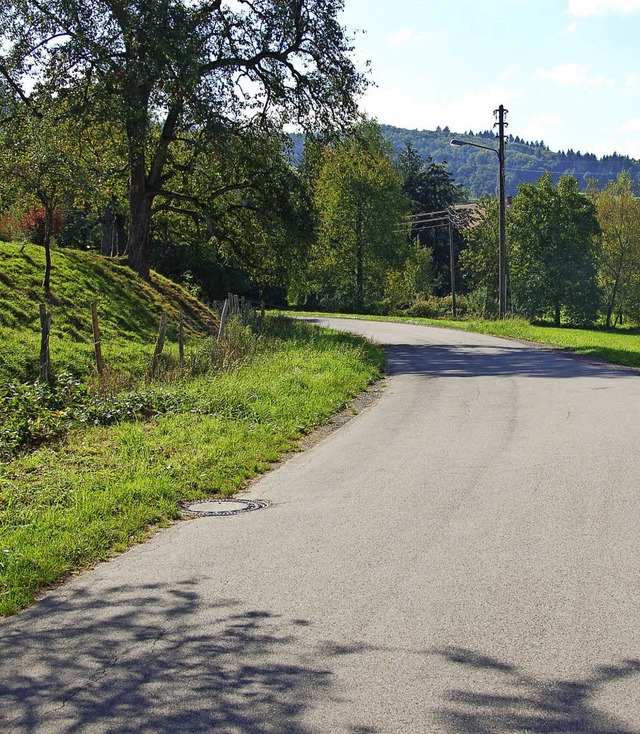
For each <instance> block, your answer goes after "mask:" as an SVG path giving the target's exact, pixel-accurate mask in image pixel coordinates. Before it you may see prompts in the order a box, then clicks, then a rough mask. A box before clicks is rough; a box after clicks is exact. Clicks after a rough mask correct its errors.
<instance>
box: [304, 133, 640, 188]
mask: <svg viewBox="0 0 640 734" xmlns="http://www.w3.org/2000/svg"><path fill="white" fill-rule="evenodd" d="M380 127H381V129H382V133H383V134H384V136H385V137H386V138H387V140H389V142H390V143H391V144H392V145H393V148H394V150H395V152H396V153H399V152H400V151H401V150H402V149H403V148H404V147H405V145H406V143H408V142H409V143H411V144H412V145H413V147H414V148H415V149H416V150H417V151H418V152H419V153H420V155H421V156H422V157H423V158H425V159H427V158H428V157H429V156H431V157H432V158H433V160H434V161H435V162H436V163H444V162H446V163H447V164H448V167H449V170H450V171H451V172H452V173H453V176H454V178H455V181H456V183H459V184H462V185H463V186H464V187H465V188H466V189H468V190H469V194H470V196H471V198H479V197H481V196H495V194H496V190H497V185H498V183H497V179H498V158H497V156H495V155H494V154H493V153H491V152H490V151H485V150H479V149H478V148H473V147H472V146H469V145H465V146H463V147H453V146H452V145H451V139H452V138H461V139H462V140H469V141H471V142H473V143H479V144H480V145H488V146H492V147H493V146H496V147H497V140H496V137H495V133H494V132H492V131H490V130H487V131H485V132H480V133H473V132H471V131H469V132H465V133H458V132H452V131H451V130H449V128H448V127H445V128H438V129H437V130H407V129H405V128H401V127H393V126H391V125H380ZM292 140H293V145H294V152H293V157H294V159H295V160H296V161H299V160H300V158H301V157H302V151H303V146H304V137H303V136H302V135H292ZM547 171H550V172H551V173H553V175H554V178H555V179H556V180H557V179H558V178H559V177H560V176H562V175H563V174H565V173H566V174H570V175H572V176H575V177H576V178H577V179H578V182H579V184H580V187H581V188H586V186H587V184H588V183H589V180H590V179H595V180H596V181H597V184H598V187H599V188H601V189H602V188H604V187H605V186H606V185H607V182H608V181H612V180H615V179H616V178H617V177H618V175H619V174H620V173H622V172H623V171H627V172H628V173H629V174H630V176H631V177H632V178H633V179H634V180H636V181H637V180H638V178H640V161H638V160H635V159H633V158H629V157H628V156H625V155H618V154H617V153H614V154H613V155H606V156H603V157H602V158H598V157H597V156H595V155H594V154H593V153H580V152H579V151H573V150H567V151H560V152H557V153H556V152H553V151H551V150H549V148H548V147H547V146H546V145H545V144H544V142H542V141H535V142H527V141H525V140H521V139H520V138H519V137H517V136H515V137H514V136H509V137H508V139H507V147H506V160H505V182H506V186H507V195H509V196H513V195H514V194H516V192H517V190H518V186H520V184H522V183H535V182H536V181H537V180H538V179H539V178H540V176H542V174H543V173H546V172H547Z"/></svg>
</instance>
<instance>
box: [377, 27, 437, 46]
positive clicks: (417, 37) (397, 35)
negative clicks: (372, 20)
mask: <svg viewBox="0 0 640 734" xmlns="http://www.w3.org/2000/svg"><path fill="white" fill-rule="evenodd" d="M426 38H427V36H426V35H425V34H424V33H416V32H415V31H413V30H411V28H400V29H399V30H397V31H394V32H393V33H391V34H389V35H388V36H386V38H385V40H386V41H388V42H389V43H391V44H393V45H394V46H404V45H405V44H408V43H422V41H425V40H426Z"/></svg>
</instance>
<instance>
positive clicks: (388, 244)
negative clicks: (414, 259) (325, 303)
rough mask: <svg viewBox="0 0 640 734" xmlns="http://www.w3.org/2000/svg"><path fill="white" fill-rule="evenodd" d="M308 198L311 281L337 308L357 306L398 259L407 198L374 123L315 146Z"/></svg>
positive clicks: (373, 295) (376, 292) (376, 291)
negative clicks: (314, 236) (313, 218)
mask: <svg viewBox="0 0 640 734" xmlns="http://www.w3.org/2000/svg"><path fill="white" fill-rule="evenodd" d="M312 178H314V177H312ZM315 204H316V209H317V224H318V242H317V246H316V248H315V252H314V253H313V258H312V265H311V267H312V271H313V270H315V278H313V277H312V281H315V287H316V289H317V290H319V291H321V292H324V293H333V294H334V295H333V297H334V302H335V305H337V306H338V307H341V308H354V309H355V310H356V311H362V310H363V309H365V308H366V307H368V306H369V305H371V304H372V302H373V301H375V300H376V299H377V298H380V297H381V296H382V294H383V290H384V282H385V274H386V272H387V270H388V269H389V268H391V267H393V266H398V265H400V264H402V262H403V260H404V257H405V256H406V249H407V244H408V241H407V234H408V227H407V220H406V215H407V213H408V209H409V202H408V200H407V198H406V196H404V194H403V192H402V179H401V177H400V176H399V174H398V172H397V170H396V169H395V168H394V165H393V154H392V149H391V146H390V144H389V143H387V142H386V141H385V140H384V139H383V137H382V133H381V131H380V127H379V126H378V124H377V123H376V122H374V121H370V120H364V121H363V122H362V123H361V124H359V125H358V126H357V127H356V128H355V130H354V131H353V132H352V133H351V134H349V135H348V136H346V137H344V138H343V139H342V140H340V141H339V142H337V143H334V144H331V145H329V146H328V147H326V148H325V149H324V150H323V152H322V155H321V163H320V165H319V167H318V171H317V177H315Z"/></svg>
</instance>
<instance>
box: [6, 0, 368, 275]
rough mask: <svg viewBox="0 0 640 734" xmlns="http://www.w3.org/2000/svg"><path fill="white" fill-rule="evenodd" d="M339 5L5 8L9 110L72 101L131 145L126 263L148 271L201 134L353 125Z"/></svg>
mask: <svg viewBox="0 0 640 734" xmlns="http://www.w3.org/2000/svg"><path fill="white" fill-rule="evenodd" d="M341 7H342V3H341V2H340V0H295V1H294V2H291V1H290V0H251V1H249V0H233V1H231V0H227V1H225V0H211V1H207V0H136V1H135V2H122V1H121V0H82V1H80V0H51V1H50V2H47V3H41V2H39V1H38V0H18V1H17V2H15V1H14V0H11V1H9V0H0V38H1V39H2V51H1V52H0V77H1V78H2V89H1V91H2V94H3V103H5V104H4V106H5V107H7V106H8V103H9V102H13V103H14V104H18V105H26V106H32V107H33V106H36V105H37V102H38V99H42V98H44V97H47V96H49V97H50V96H54V97H63V98H67V99H68V100H69V102H70V107H69V109H70V114H73V115H76V116H78V117H82V118H84V119H89V118H93V119H98V118H104V117H108V118H110V119H112V120H114V121H117V122H118V123H119V124H120V125H121V126H122V129H123V130H124V133H125V136H126V140H127V157H128V171H129V209H130V222H129V238H128V239H129V248H128V249H129V258H130V262H131V265H132V266H133V267H134V269H135V270H136V271H137V272H138V273H140V274H141V275H142V276H147V275H148V271H149V254H150V240H149V232H150V223H151V216H152V207H153V204H154V200H155V199H156V197H162V198H164V199H166V200H172V199H173V198H174V192H173V191H172V179H173V177H174V175H175V172H174V171H173V169H172V166H171V163H172V151H173V148H174V147H175V145H176V142H177V141H179V140H180V139H181V138H182V137H183V136H185V135H186V134H188V133H189V132H190V131H193V130H195V129H202V128H206V129H208V130H210V131H212V132H213V131H215V130H216V129H222V128H229V127H232V126H240V127H242V126H244V125H246V124H248V123H249V122H250V121H260V120H264V121H267V120H272V119H274V118H277V120H278V124H283V123H284V122H294V123H297V124H300V125H304V126H306V127H307V128H316V129H317V128H321V127H323V126H336V125H342V124H344V123H345V122H346V121H349V120H351V119H353V117H354V114H355V111H356V107H355V102H354V98H355V96H356V95H357V94H358V93H359V92H360V91H361V90H362V89H363V86H364V79H363V77H362V76H361V75H360V74H359V73H358V72H357V71H356V70H355V67H354V65H353V63H352V61H351V59H350V52H351V50H352V48H351V44H350V40H349V38H348V36H347V35H346V33H345V31H344V30H343V28H342V27H341V26H340V24H339V22H338V19H337V15H338V12H339V11H340V9H341Z"/></svg>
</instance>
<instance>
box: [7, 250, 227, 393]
mask: <svg viewBox="0 0 640 734" xmlns="http://www.w3.org/2000/svg"><path fill="white" fill-rule="evenodd" d="M52 261H53V269H52V274H51V290H52V297H51V299H50V300H49V302H46V301H45V299H44V293H43V289H42V277H43V274H44V249H43V248H42V247H37V246H36V245H30V244H25V245H23V244H19V243H11V242H0V344H2V350H0V385H1V384H4V383H6V382H7V381H9V380H19V381H23V380H33V379H35V378H36V377H37V376H38V373H39V356H40V315H39V307H38V305H39V304H40V303H46V305H47V310H48V312H49V313H50V314H51V316H52V326H51V340H50V350H51V364H52V367H53V369H54V371H55V370H58V371H59V370H60V369H62V368H63V367H64V368H66V369H69V368H70V369H72V370H73V371H74V372H75V373H76V374H78V375H82V376H87V375H91V374H93V373H94V372H95V367H94V347H93V332H92V327H91V303H92V302H93V301H96V300H97V302H98V317H99V324H100V334H101V339H102V351H103V356H104V360H105V364H106V366H107V367H113V366H116V367H117V368H118V370H120V371H123V370H126V371H129V372H130V373H135V372H136V371H139V370H140V369H141V366H142V365H144V364H146V363H148V361H149V359H150V358H151V354H152V353H153V346H154V343H155V338H156V335H157V331H158V324H159V321H160V315H161V313H162V311H166V312H167V315H168V317H169V328H168V342H167V348H168V350H171V349H174V351H175V348H176V347H175V344H176V338H177V325H178V320H179V313H180V312H182V314H183V318H184V323H185V332H186V335H187V337H188V338H193V337H194V336H195V335H197V334H202V333H205V332H207V331H208V332H212V331H215V330H216V328H217V323H218V319H217V315H216V314H215V313H213V312H212V311H210V310H209V309H207V308H206V307H205V306H204V305H203V304H201V303H200V302H199V301H197V300H196V299H195V298H192V297H191V296H190V295H189V294H188V293H187V292H186V291H184V290H183V289H182V288H180V287H179V286H176V285H175V284H174V283H172V282H171V281H169V280H167V279H166V278H163V277H162V276H160V275H157V274H156V273H152V275H151V280H150V281H149V282H146V281H143V280H141V279H140V278H138V277H136V276H135V275H134V273H133V272H132V271H131V270H130V269H129V268H127V267H125V266H124V265H122V264H118V263H116V262H114V261H113V260H111V259H107V258H104V257H101V256H99V255H96V254H95V253H86V252H80V251H78V250H54V251H53V255H52Z"/></svg>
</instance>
